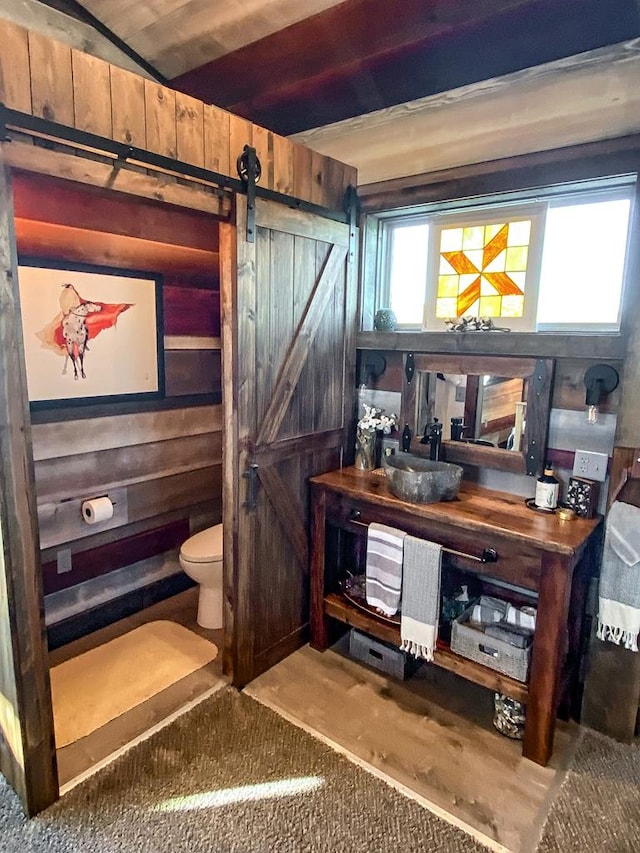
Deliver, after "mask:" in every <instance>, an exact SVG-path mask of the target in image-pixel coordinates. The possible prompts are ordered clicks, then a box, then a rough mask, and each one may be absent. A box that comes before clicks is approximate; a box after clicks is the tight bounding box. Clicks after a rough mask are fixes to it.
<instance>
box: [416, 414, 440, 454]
mask: <svg viewBox="0 0 640 853" xmlns="http://www.w3.org/2000/svg"><path fill="white" fill-rule="evenodd" d="M441 441H442V424H441V423H440V421H439V420H438V419H437V418H434V419H433V421H432V423H430V424H426V426H425V428H424V433H423V435H422V438H421V439H420V444H428V445H429V459H431V460H432V461H435V462H437V461H439V459H440V443H441Z"/></svg>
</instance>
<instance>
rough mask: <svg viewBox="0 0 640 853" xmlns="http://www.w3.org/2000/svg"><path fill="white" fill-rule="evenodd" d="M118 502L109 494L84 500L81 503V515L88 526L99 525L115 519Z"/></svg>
mask: <svg viewBox="0 0 640 853" xmlns="http://www.w3.org/2000/svg"><path fill="white" fill-rule="evenodd" d="M116 503H117V501H114V500H112V499H111V498H110V497H109V495H108V494H104V495H97V496H95V497H92V498H84V499H83V500H82V501H81V503H80V515H81V516H82V520H83V521H84V522H86V523H87V524H99V523H101V522H104V521H109V520H110V519H111V518H113V513H114V510H115V506H116Z"/></svg>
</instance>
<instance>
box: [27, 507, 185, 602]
mask: <svg viewBox="0 0 640 853" xmlns="http://www.w3.org/2000/svg"><path fill="white" fill-rule="evenodd" d="M188 537H189V519H188V518H181V519H178V520H176V521H172V522H169V523H168V524H165V525H163V526H162V527H154V528H153V529H152V530H145V531H143V532H141V533H136V534H135V535H134V536H126V537H125V538H124V539H119V540H117V541H116V542H109V543H107V544H105V545H101V546H100V547H97V548H89V549H87V550H85V551H77V552H76V553H75V554H73V569H72V570H71V571H70V572H64V573H63V574H58V569H57V563H56V561H55V560H51V561H50V562H48V563H44V564H43V566H42V574H43V578H44V592H45V595H49V594H50V593H52V592H57V591H58V590H61V589H67V588H68V587H71V586H76V584H79V583H82V582H83V581H87V580H90V579H92V578H97V577H99V576H100V575H105V574H107V573H108V572H113V571H115V570H116V569H121V568H123V567H124V566H130V565H132V564H133V563H137V562H139V561H140V560H146V559H148V558H149V557H155V556H156V554H164V553H165V552H166V551H170V550H171V549H172V548H176V547H179V546H180V545H182V543H183V542H184V541H185V540H186V539H188Z"/></svg>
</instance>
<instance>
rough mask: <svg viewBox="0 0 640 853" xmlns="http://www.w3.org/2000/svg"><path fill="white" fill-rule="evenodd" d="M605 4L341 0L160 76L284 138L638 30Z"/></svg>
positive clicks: (621, 1)
mask: <svg viewBox="0 0 640 853" xmlns="http://www.w3.org/2000/svg"><path fill="white" fill-rule="evenodd" d="M612 3H613V7H615V8H612V7H611V6H610V5H608V6H607V9H603V8H602V7H603V4H602V3H601V2H600V0H565V2H563V3H561V4H559V3H557V2H556V0H483V2H477V3H474V4H472V9H471V11H470V8H469V4H468V3H466V2H464V0H449V2H437V0H431V2H424V0H422V2H421V0H347V2H345V3H342V4H340V5H339V6H336V7H334V8H332V9H329V10H327V11H326V12H322V13H320V14H318V15H315V16H313V17H311V18H308V19H306V20H304V21H301V22H299V23H298V24H295V25H293V26H291V27H288V28H286V29H284V30H281V31H279V32H277V33H275V34H273V35H272V36H268V37H266V38H264V39H261V40H260V41H257V42H254V43H253V44H252V45H248V46H246V47H245V48H242V49H240V50H238V51H235V52H234V53H232V54H228V55H227V56H224V57H221V58H220V59H217V60H215V61H214V62H210V63H207V64H205V65H203V66H202V67H201V68H199V69H195V70H193V71H191V72H188V73H187V74H184V75H181V76H180V77H177V78H175V79H174V80H173V81H172V83H173V85H175V86H176V88H178V89H181V90H183V91H185V92H188V93H189V94H193V95H195V96H196V97H199V98H201V99H203V100H205V101H209V102H213V103H217V104H218V105H220V106H223V107H225V108H226V109H229V110H231V111H232V112H234V113H236V114H238V115H242V116H245V117H247V118H251V120H252V121H255V122H257V123H260V124H262V125H264V126H267V127H269V128H272V129H275V130H277V131H278V132H279V133H283V134H290V133H294V132H297V131H299V130H302V129H307V128H310V127H314V126H321V125H324V124H329V123H332V122H335V121H339V120H341V119H345V118H350V117H352V116H354V115H360V114H363V113H368V112H371V111H373V110H376V109H381V108H383V107H387V106H391V105H394V104H398V103H404V102H406V101H410V100H414V99H416V98H419V97H424V96H425V95H429V94H434V93H436V92H442V91H446V90H449V89H454V88H457V87H459V86H463V85H467V84H469V83H472V82H477V81H478V80H484V79H488V78H491V77H496V76H501V75H503V74H507V73H510V72H512V71H515V70H519V69H522V68H526V67H531V66H535V65H539V64H541V63H544V62H549V61H553V60H554V59H557V58H560V57H562V56H567V55H572V54H575V53H581V52H583V51H586V50H590V49H593V48H594V47H599V46H603V45H606V44H612V43H616V42H621V41H624V40H627V39H630V38H635V37H637V36H638V35H640V14H639V12H638V6H637V4H636V3H635V2H634V0H612Z"/></svg>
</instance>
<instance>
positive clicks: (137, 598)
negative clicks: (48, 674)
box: [47, 572, 195, 651]
mask: <svg viewBox="0 0 640 853" xmlns="http://www.w3.org/2000/svg"><path fill="white" fill-rule="evenodd" d="M192 586H195V581H193V580H191V578H190V577H188V575H186V574H185V573H184V572H180V573H178V574H175V575H171V576H170V577H168V578H162V579H161V580H159V581H156V582H155V583H152V584H149V585H148V586H143V587H140V589H134V590H132V591H131V592H128V593H127V594H126V595H121V596H119V597H118V598H114V599H112V600H111V601H107V602H105V603H104V604H101V605H100V606H99V607H93V608H91V609H90V610H86V611H84V612H83V613H78V614H77V615H76V616H71V617H70V618H69V619H64V620H63V621H61V622H56V623H55V624H54V625H49V626H48V627H47V641H48V644H49V651H53V649H57V648H59V647H60V646H64V645H66V644H67V643H71V642H72V641H73V640H77V639H79V638H80V637H84V636H86V635H87V634H91V633H92V632H93V631H97V630H99V629H100V628H105V627H106V626H107V625H111V624H113V623H114V622H118V621H119V620H120V619H125V618H126V617H127V616H132V615H133V614H134V613H139V612H140V610H144V608H145V607H150V606H151V605H152V604H156V603H157V602H158V601H163V600H164V599H165V598H170V597H171V596H172V595H177V594H178V593H179V592H184V590H186V589H189V588H190V587H192Z"/></svg>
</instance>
